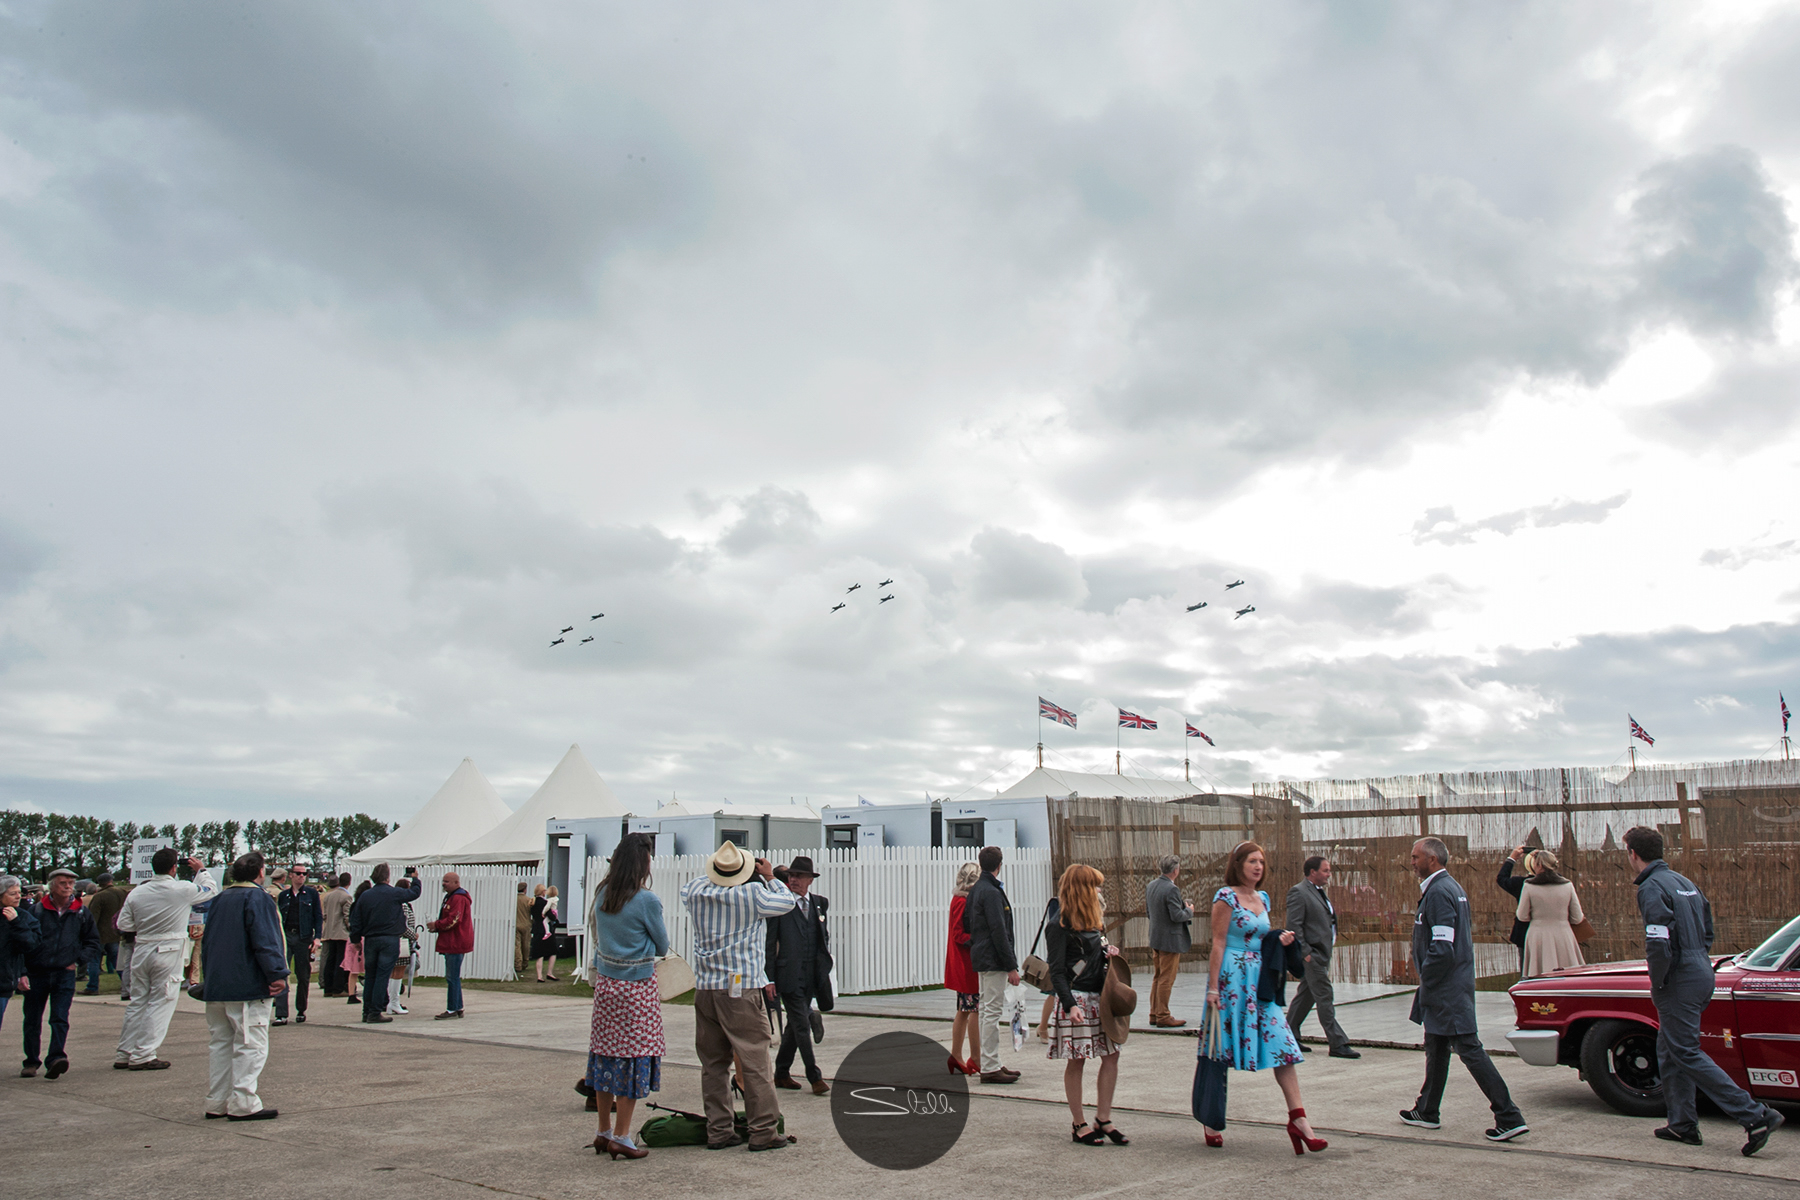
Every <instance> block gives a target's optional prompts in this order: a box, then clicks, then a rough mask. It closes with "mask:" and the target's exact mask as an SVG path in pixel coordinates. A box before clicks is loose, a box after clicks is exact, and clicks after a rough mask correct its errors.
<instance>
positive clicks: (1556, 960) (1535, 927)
mask: <svg viewBox="0 0 1800 1200" xmlns="http://www.w3.org/2000/svg"><path fill="white" fill-rule="evenodd" d="M1558 865H1559V864H1558V863H1557V861H1556V855H1554V854H1552V853H1550V851H1548V850H1536V851H1533V852H1532V853H1530V854H1527V855H1526V856H1525V870H1526V872H1527V873H1528V874H1529V875H1530V878H1529V879H1527V880H1526V881H1525V886H1524V887H1523V888H1522V889H1520V892H1519V910H1518V914H1517V915H1518V918H1519V920H1521V921H1529V922H1531V927H1530V928H1529V929H1527V930H1526V931H1525V978H1527V979H1530V978H1532V977H1534V976H1538V975H1548V974H1549V973H1550V972H1552V971H1559V970H1561V969H1562V968H1564V967H1579V966H1581V965H1582V964H1583V962H1584V961H1585V960H1584V959H1583V958H1582V957H1581V943H1580V942H1578V941H1576V940H1575V930H1574V929H1573V926H1575V925H1577V924H1579V923H1580V922H1581V921H1582V920H1583V917H1582V913H1581V897H1579V896H1577V895H1576V894H1575V885H1574V884H1573V883H1570V882H1569V881H1568V880H1567V879H1564V878H1563V877H1562V876H1561V875H1558V874H1557V873H1556V868H1557V866H1558Z"/></svg>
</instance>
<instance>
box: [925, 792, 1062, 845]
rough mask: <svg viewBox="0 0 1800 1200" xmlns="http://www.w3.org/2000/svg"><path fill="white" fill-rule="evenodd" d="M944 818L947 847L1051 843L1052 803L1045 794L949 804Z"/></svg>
mask: <svg viewBox="0 0 1800 1200" xmlns="http://www.w3.org/2000/svg"><path fill="white" fill-rule="evenodd" d="M943 819H944V845H946V846H967V847H970V848H973V849H980V848H981V847H983V846H998V847H1000V848H1001V849H1002V850H1012V849H1031V848H1037V847H1043V848H1046V849H1047V848H1048V847H1049V846H1050V802H1049V801H1048V800H1047V799H1045V798H1044V797H1042V796H1038V797H1035V798H1028V797H1018V798H1015V799H1008V800H970V801H967V802H962V801H958V802H955V803H946V804H945V805H944V818H943Z"/></svg>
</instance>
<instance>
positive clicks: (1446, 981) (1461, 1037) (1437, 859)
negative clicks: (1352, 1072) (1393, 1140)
mask: <svg viewBox="0 0 1800 1200" xmlns="http://www.w3.org/2000/svg"><path fill="white" fill-rule="evenodd" d="M1449 862H1450V850H1449V848H1448V847H1446V846H1445V845H1444V843H1443V842H1442V841H1440V840H1439V839H1437V838H1434V837H1427V838H1420V839H1419V840H1418V841H1416V842H1414V843H1413V848H1412V868H1413V873H1414V874H1416V875H1417V876H1418V877H1419V881H1420V882H1419V912H1418V915H1417V916H1416V917H1414V918H1413V935H1412V956H1413V967H1414V969H1415V970H1417V971H1418V973H1419V989H1418V991H1416V992H1414V993H1413V1006H1412V1020H1413V1023H1414V1024H1415V1025H1423V1026H1424V1027H1425V1086H1424V1088H1423V1089H1421V1090H1420V1092H1419V1100H1418V1103H1416V1104H1414V1105H1413V1107H1411V1108H1409V1109H1407V1110H1405V1111H1404V1112H1402V1113H1401V1114H1400V1120H1401V1121H1403V1122H1405V1123H1406V1124H1408V1125H1415V1126H1417V1127H1419V1128H1420V1129H1436V1128H1438V1127H1439V1124H1440V1122H1439V1120H1438V1115H1439V1112H1438V1106H1439V1104H1440V1103H1441V1102H1442V1101H1443V1098H1444V1084H1445V1082H1446V1081H1447V1080H1448V1079H1449V1077H1450V1055H1451V1053H1452V1052H1453V1051H1454V1052H1455V1054H1456V1056H1457V1057H1458V1058H1460V1059H1462V1062H1463V1066H1465V1067H1467V1068H1468V1069H1469V1074H1470V1075H1472V1076H1474V1077H1475V1083H1476V1085H1477V1086H1479V1087H1480V1088H1481V1091H1482V1094H1483V1095H1485V1096H1486V1097H1487V1099H1488V1106H1489V1107H1491V1108H1492V1109H1493V1110H1494V1127H1493V1128H1492V1129H1490V1130H1488V1131H1487V1134H1486V1136H1487V1140H1488V1141H1490V1142H1510V1141H1512V1140H1513V1139H1514V1138H1516V1137H1518V1136H1520V1135H1521V1134H1525V1133H1529V1132H1531V1127H1530V1126H1529V1125H1527V1124H1525V1117H1524V1114H1522V1113H1521V1112H1519V1107H1518V1105H1516V1104H1514V1103H1513V1099H1512V1093H1511V1092H1509V1091H1508V1090H1507V1088H1506V1081H1505V1080H1504V1079H1502V1078H1500V1072H1499V1071H1498V1070H1496V1069H1495V1067H1494V1060H1493V1059H1491V1058H1489V1057H1488V1053H1487V1051H1486V1050H1485V1049H1483V1048H1482V1045H1481V1034H1480V1032H1479V1030H1478V1029H1477V1027H1476V1023H1475V939H1474V937H1473V936H1471V934H1470V932H1469V897H1468V896H1467V895H1466V894H1465V893H1464V892H1463V890H1462V885H1461V884H1459V883H1457V882H1456V880H1455V879H1454V878H1452V877H1451V875H1450V872H1449V871H1447V870H1445V867H1446V866H1447V865H1448V863H1449Z"/></svg>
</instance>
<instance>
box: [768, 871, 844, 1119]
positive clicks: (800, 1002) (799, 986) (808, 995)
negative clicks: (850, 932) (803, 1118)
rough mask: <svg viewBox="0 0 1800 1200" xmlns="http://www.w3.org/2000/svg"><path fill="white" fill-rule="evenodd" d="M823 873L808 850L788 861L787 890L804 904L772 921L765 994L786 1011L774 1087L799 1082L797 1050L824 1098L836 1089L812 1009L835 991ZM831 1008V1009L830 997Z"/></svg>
mask: <svg viewBox="0 0 1800 1200" xmlns="http://www.w3.org/2000/svg"><path fill="white" fill-rule="evenodd" d="M818 877H819V874H818V872H817V871H814V870H813V860H812V859H811V858H809V857H807V856H806V855H804V854H802V855H800V856H798V857H796V858H795V859H794V861H793V862H791V863H789V864H788V869H787V880H786V883H787V889H788V891H790V892H792V893H794V895H796V896H798V897H799V898H800V902H799V903H798V904H796V905H795V906H794V907H793V908H792V909H791V910H789V911H788V912H785V913H782V914H781V915H780V916H779V917H771V918H770V919H769V944H768V948H767V952H766V960H767V962H768V964H769V975H770V977H771V979H770V983H769V986H768V987H767V988H765V989H764V996H765V997H766V998H767V999H768V1000H769V1001H771V1002H779V1003H780V1004H781V1006H782V1009H783V1010H784V1011H785V1012H786V1014H787V1028H786V1029H784V1030H783V1031H782V1034H781V1049H779V1050H777V1051H776V1052H775V1086H776V1087H779V1088H798V1087H799V1086H800V1085H799V1084H798V1083H796V1082H795V1081H794V1078H793V1076H792V1075H790V1074H789V1071H791V1070H792V1069H793V1066H794V1052H795V1051H796V1050H798V1051H799V1053H800V1061H802V1062H803V1063H805V1064H806V1081H807V1083H808V1084H810V1085H811V1086H812V1090H813V1095H815V1096H823V1095H825V1094H827V1093H828V1092H830V1091H831V1087H830V1085H829V1084H827V1083H826V1082H825V1073H824V1072H823V1071H821V1070H820V1069H819V1064H818V1063H817V1062H816V1061H815V1060H814V1058H813V1039H814V1037H815V1030H817V1032H818V1033H823V1030H824V1025H823V1018H821V1017H820V1016H819V1014H818V1013H816V1012H814V1011H813V1001H814V1000H815V999H817V998H818V997H819V996H820V995H822V994H825V993H828V992H829V990H830V978H829V977H830V972H831V965H832V964H831V934H830V932H829V931H828V930H827V929H826V927H825V913H826V910H828V909H829V908H830V907H831V901H829V900H827V899H826V898H825V897H824V896H820V895H817V894H816V893H814V892H813V890H812V885H813V881H814V880H815V879H817V878H818ZM821 981H823V983H821ZM826 1007H830V1000H829V999H827V1000H826ZM815 1022H816V1023H817V1024H816V1025H815Z"/></svg>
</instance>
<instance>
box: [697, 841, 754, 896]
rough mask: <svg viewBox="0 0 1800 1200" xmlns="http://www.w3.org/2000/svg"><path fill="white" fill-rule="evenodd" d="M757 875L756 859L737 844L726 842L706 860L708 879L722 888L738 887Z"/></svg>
mask: <svg viewBox="0 0 1800 1200" xmlns="http://www.w3.org/2000/svg"><path fill="white" fill-rule="evenodd" d="M755 873H756V859H755V858H754V857H752V856H751V855H749V854H747V853H745V852H744V849H743V847H741V846H739V845H738V844H737V843H736V842H726V843H725V844H724V845H723V846H720V847H719V848H718V849H717V850H715V851H713V856H712V857H711V858H709V859H707V860H706V877H707V878H708V879H710V880H712V881H713V882H714V883H716V884H718V885H719V886H720V887H736V886H737V885H738V884H740V883H743V882H744V881H745V880H747V879H749V878H750V876H751V875H753V874H755Z"/></svg>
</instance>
